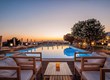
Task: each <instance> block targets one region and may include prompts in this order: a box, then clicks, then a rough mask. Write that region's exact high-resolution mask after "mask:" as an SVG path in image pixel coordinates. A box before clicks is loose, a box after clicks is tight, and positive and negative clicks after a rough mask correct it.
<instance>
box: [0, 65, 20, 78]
mask: <svg viewBox="0 0 110 80" xmlns="http://www.w3.org/2000/svg"><path fill="white" fill-rule="evenodd" d="M0 70H16V72H17V79H18V80H20V78H21V68H20V66H16V67H12V66H0Z"/></svg>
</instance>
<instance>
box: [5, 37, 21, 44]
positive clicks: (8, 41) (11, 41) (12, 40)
mask: <svg viewBox="0 0 110 80" xmlns="http://www.w3.org/2000/svg"><path fill="white" fill-rule="evenodd" d="M14 40H15V45H13V46H18V45H19V44H21V42H20V40H18V39H17V38H16V37H13V38H12V39H10V40H7V45H8V46H10V44H11V43H12V44H14Z"/></svg>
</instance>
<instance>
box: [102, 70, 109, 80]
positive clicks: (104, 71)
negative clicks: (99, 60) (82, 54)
mask: <svg viewBox="0 0 110 80" xmlns="http://www.w3.org/2000/svg"><path fill="white" fill-rule="evenodd" d="M106 72H110V68H109V69H107V68H101V69H100V80H105V73H106Z"/></svg>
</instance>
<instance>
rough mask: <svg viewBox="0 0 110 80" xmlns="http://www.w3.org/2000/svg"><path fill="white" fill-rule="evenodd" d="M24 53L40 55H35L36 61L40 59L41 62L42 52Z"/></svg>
mask: <svg viewBox="0 0 110 80" xmlns="http://www.w3.org/2000/svg"><path fill="white" fill-rule="evenodd" d="M25 53H26V54H39V55H40V56H36V58H39V59H36V61H41V62H42V53H41V52H25Z"/></svg>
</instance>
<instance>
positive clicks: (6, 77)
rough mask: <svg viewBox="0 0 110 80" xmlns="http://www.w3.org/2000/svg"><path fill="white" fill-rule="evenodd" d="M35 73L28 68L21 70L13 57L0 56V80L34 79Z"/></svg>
mask: <svg viewBox="0 0 110 80" xmlns="http://www.w3.org/2000/svg"><path fill="white" fill-rule="evenodd" d="M34 79H35V74H34V72H33V71H32V70H31V69H30V70H27V69H24V70H21V67H20V66H18V65H17V64H16V62H15V61H14V59H13V58H10V57H0V80H34Z"/></svg>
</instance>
